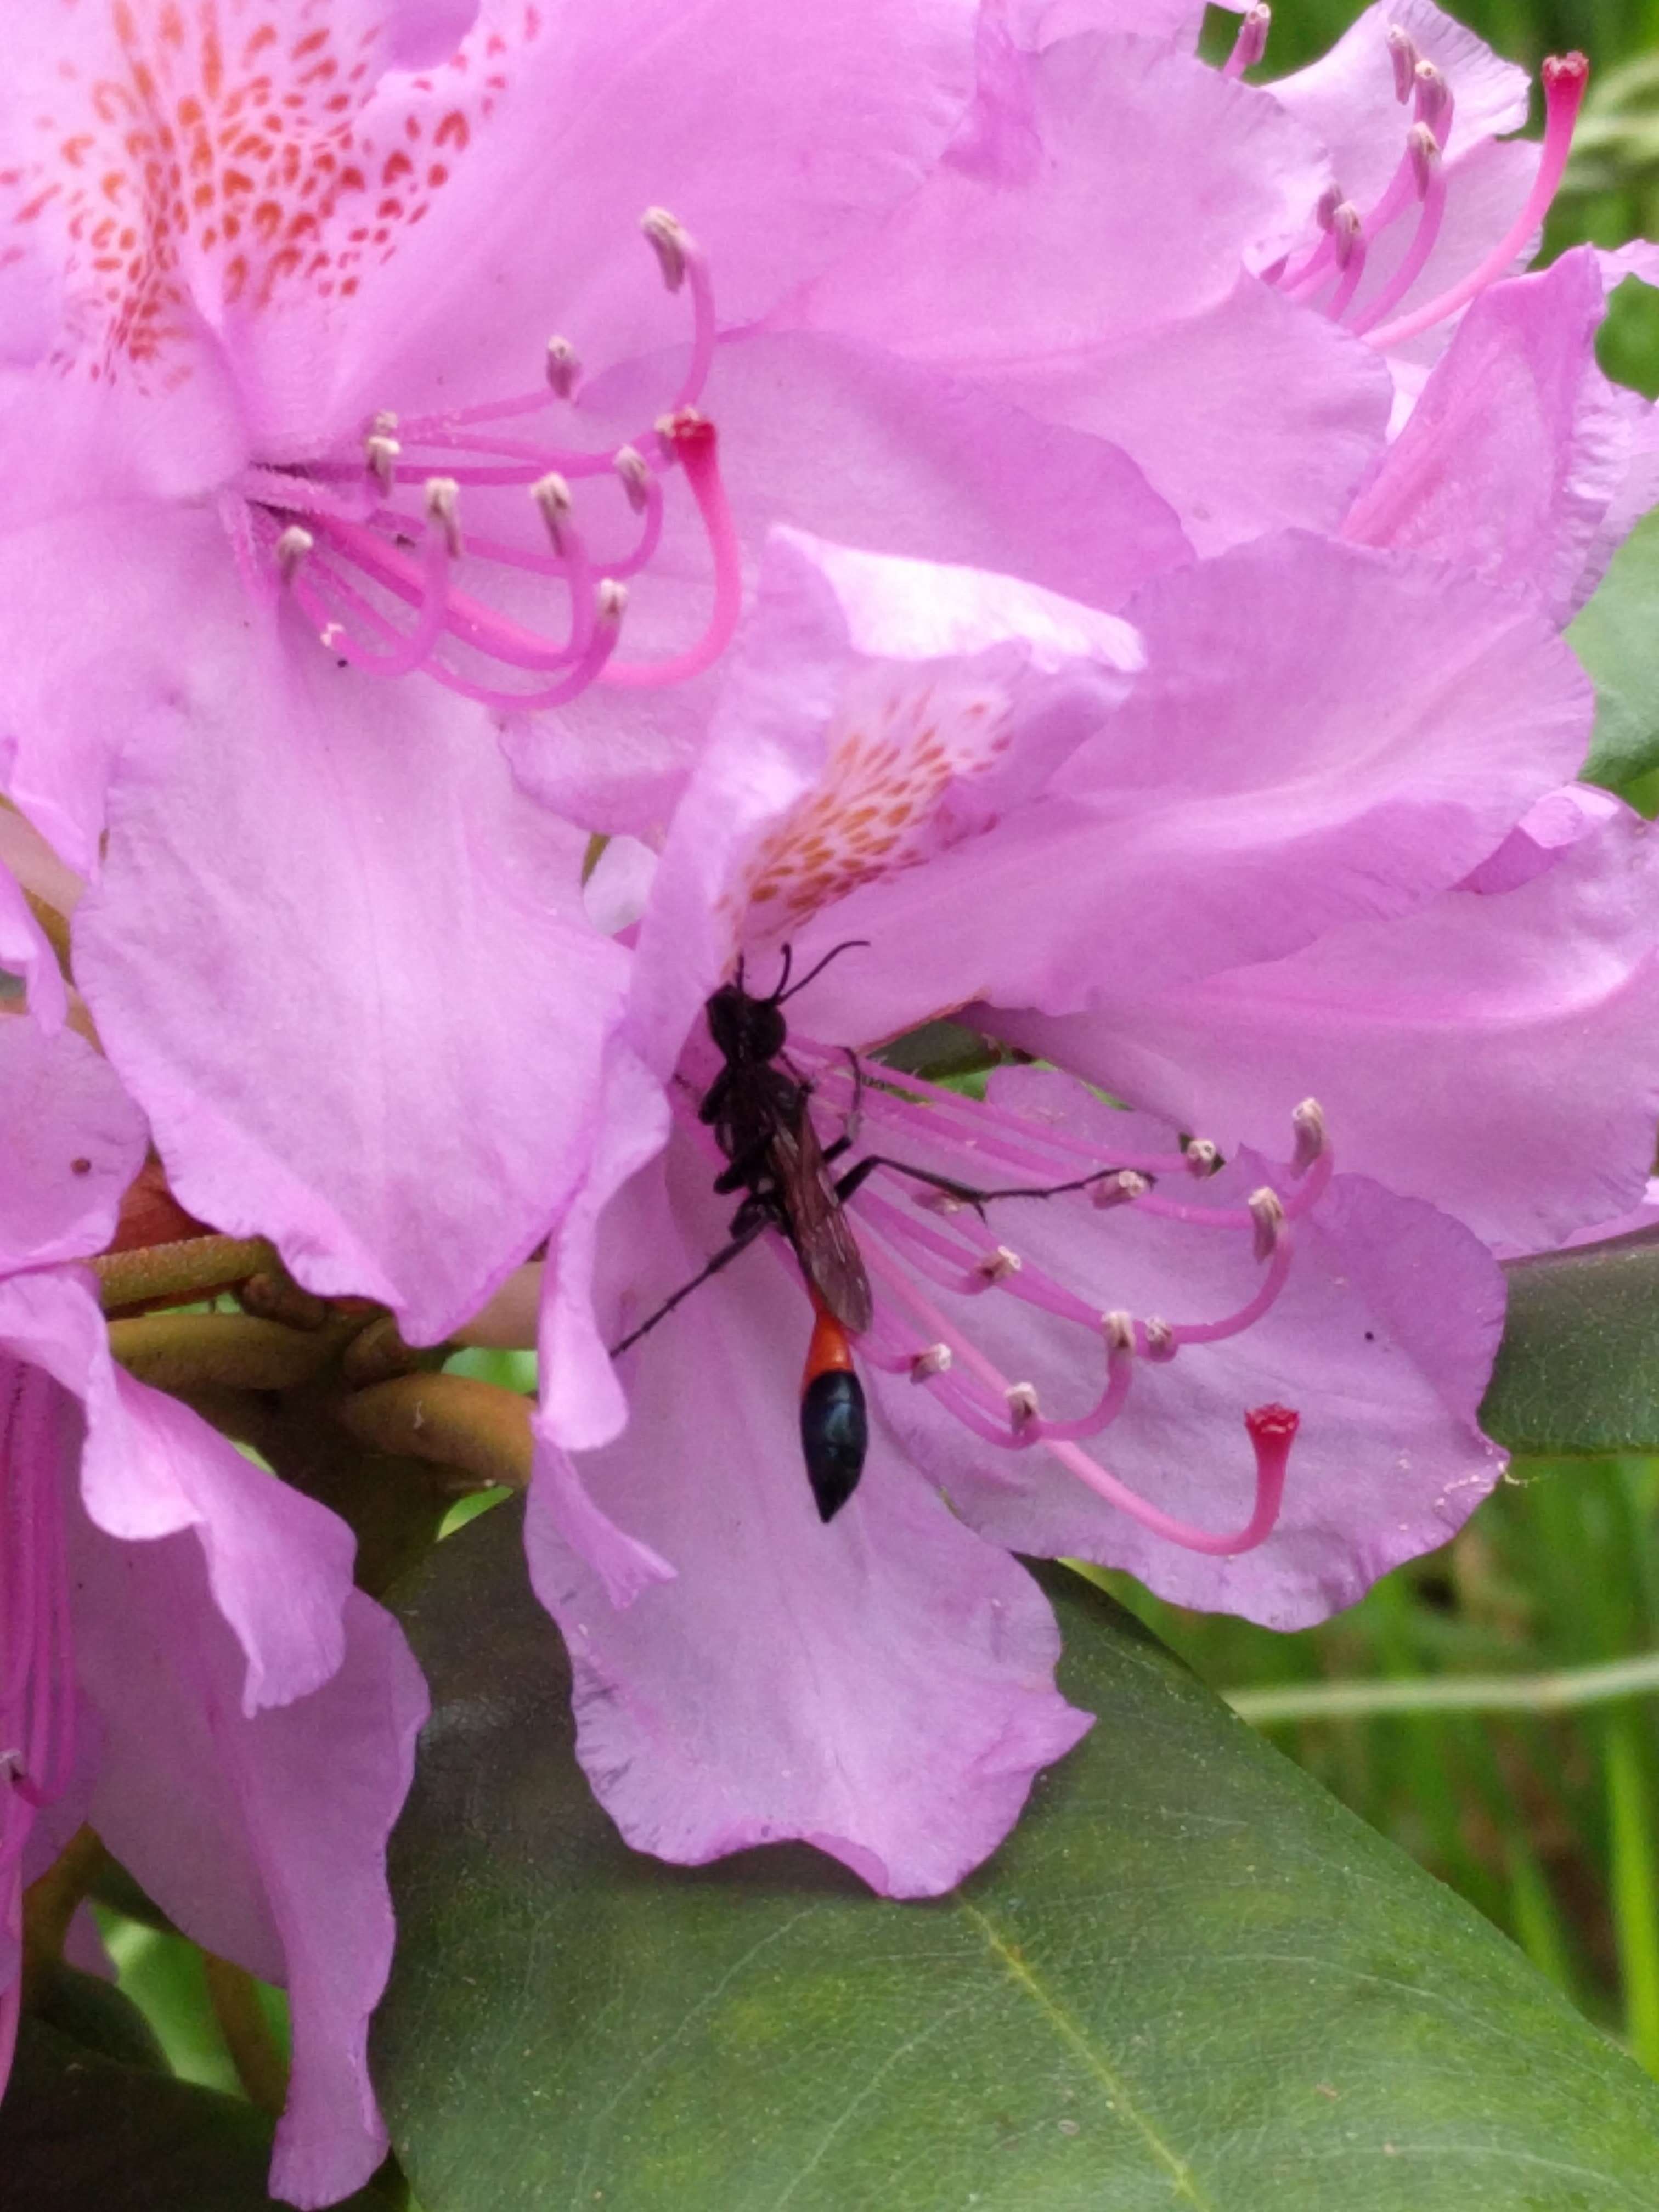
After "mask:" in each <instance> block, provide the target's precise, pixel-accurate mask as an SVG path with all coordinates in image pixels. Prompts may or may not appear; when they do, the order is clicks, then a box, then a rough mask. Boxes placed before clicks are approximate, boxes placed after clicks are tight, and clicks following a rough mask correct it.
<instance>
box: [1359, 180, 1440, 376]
mask: <svg viewBox="0 0 1659 2212" xmlns="http://www.w3.org/2000/svg"><path fill="white" fill-rule="evenodd" d="M1445 212H1446V179H1445V173H1444V172H1443V170H1442V169H1440V168H1439V167H1436V170H1435V173H1434V174H1433V176H1431V178H1430V179H1429V188H1428V190H1427V191H1426V192H1425V194H1424V195H1423V203H1422V205H1421V207H1420V208H1419V210H1418V217H1417V231H1416V234H1415V235H1414V236H1413V240H1412V242H1411V244H1410V246H1408V247H1407V250H1406V253H1405V257H1404V258H1403V259H1402V260H1401V264H1400V266H1399V267H1398V268H1397V269H1396V270H1395V272H1394V274H1393V276H1390V277H1389V281H1388V283H1386V284H1385V285H1384V286H1383V289H1382V290H1381V291H1380V292H1379V293H1378V294H1377V295H1376V298H1375V299H1374V300H1370V301H1367V302H1366V304H1365V306H1364V308H1363V309H1362V310H1361V312H1360V313H1358V315H1356V316H1355V317H1354V319H1353V320H1352V323H1350V325H1348V327H1349V329H1350V330H1352V331H1353V333H1354V335H1355V336H1356V337H1364V334H1365V332H1366V331H1370V330H1374V329H1375V328H1376V325H1377V324H1378V323H1380V322H1381V321H1382V319H1383V316H1384V315H1387V314H1390V313H1392V312H1393V311H1394V309H1395V307H1398V306H1399V304H1400V302H1401V301H1402V300H1403V299H1404V298H1405V296H1406V295H1407V292H1409V291H1410V290H1411V289H1412V286H1413V284H1414V283H1416V282H1417V280H1418V278H1419V276H1421V275H1422V273H1423V267H1424V264H1425V262H1426V261H1427V259H1428V258H1429V256H1430V254H1431V253H1432V252H1433V251H1434V243H1435V240H1436V239H1437V238H1438V237H1439V235H1440V224H1441V219H1442V218H1443V216H1444V214H1445Z"/></svg>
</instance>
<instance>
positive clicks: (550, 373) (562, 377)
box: [547, 337, 582, 399]
mask: <svg viewBox="0 0 1659 2212" xmlns="http://www.w3.org/2000/svg"><path fill="white" fill-rule="evenodd" d="M581 370H582V365H581V362H580V359H579V358H578V356H577V353H576V349H575V347H574V346H573V345H572V344H571V343H570V341H569V339H568V338H558V337H553V338H549V340H548V342H547V380H548V383H549V384H550V386H551V387H552V389H553V392H554V394H555V396H556V398H560V399H568V398H569V397H570V395H571V393H572V392H574V390H575V388H576V379H577V378H578V377H579V376H580V374H581Z"/></svg>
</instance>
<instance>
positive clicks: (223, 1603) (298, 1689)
mask: <svg viewBox="0 0 1659 2212" xmlns="http://www.w3.org/2000/svg"><path fill="white" fill-rule="evenodd" d="M0 1344H3V1346H5V1348H6V1349H7V1350H8V1351H10V1352H13V1353H15V1355H16V1356H17V1357H19V1358H24V1359H27V1360H29V1361H30V1362H32V1363H33V1364H34V1365H36V1366H38V1367H42V1368H44V1369H45V1370H46V1371H47V1373H49V1374H51V1375H52V1376H54V1377H55V1378H56V1380H57V1381H58V1382H59V1383H62V1384H63V1386H64V1389H67V1390H69V1391H71V1392H72V1393H73V1394H74V1395H75V1396H76V1397H77V1398H79V1399H80V1400H81V1401H82V1404H83V1405H84V1406H85V1408H86V1419H87V1437H86V1445H85V1449H84V1452H83V1455H82V1465H81V1495H82V1502H83V1503H84V1505H85V1508H86V1511H87V1514H88V1518H89V1521H90V1522H91V1523H92V1524H93V1525H94V1526H95V1527H97V1528H100V1529H101V1530H103V1531H104V1532H105V1533H106V1534H107V1535H109V1536H110V1537H112V1538H122V1539H125V1540H126V1541H130V1542H137V1543H140V1544H143V1543H149V1542H153V1541H156V1540H158V1539H161V1538H163V1537H167V1536H169V1535H172V1534H175V1533H178V1532H180V1531H183V1530H185V1529H190V1530H192V1531H193V1532H194V1534H195V1536H196V1540H197V1544H198V1546H199V1547H200V1552H201V1556H202V1558H203V1560H204V1565H205V1571H206V1575H207V1585H206V1586H207V1588H208V1589H210V1592H211V1595H212V1599H213V1601H214V1604H215V1605H216V1607H217V1609H218V1611H219V1613H220V1614H221V1615H222V1618H223V1620H225V1622H226V1623H227V1624H228V1631H229V1632H230V1633H231V1634H232V1636H233V1637H234V1641H235V1643H236V1644H237V1645H238V1646H239V1648H240V1652H241V1653H242V1655H243V1661H244V1664H243V1667H242V1672H241V1677H240V1685H239V1688H238V1692H237V1695H238V1700H239V1702H240V1710H241V1712H242V1714H243V1716H244V1717H245V1718H251V1717H252V1716H253V1715H254V1714H255V1713H257V1712H258V1711H260V1710H261V1709H262V1708H264V1707H269V1706H273V1705H285V1704H287V1703H288V1702H289V1701H290V1700H291V1699H295V1698H298V1697H303V1696H304V1695H305V1694H306V1693H307V1692H309V1691H313V1690H315V1689H316V1688H317V1686H319V1684H320V1683H323V1682H325V1681H327V1680H328V1679H329V1677H330V1676H331V1675H332V1674H334V1673H335V1672H336V1670H337V1668H338V1667H339V1665H340V1658H341V1650H342V1641H341V1638H342V1629H341V1625H340V1623H341V1610H342V1607H343V1606H344V1605H345V1604H346V1602H347V1600H348V1597H349V1592H350V1589H351V1564H352V1557H353V1553H354V1551H355V1549H356V1540H355V1539H354V1537H353V1536H352V1534H351V1531H350V1530H349V1528H347V1527H346V1525H345V1523H344V1522H343V1521H340V1520H337V1518H336V1517H335V1516H334V1515H333V1514H332V1513H331V1512H329V1511H328V1510H327V1509H326V1507H325V1506H322V1505H319V1504H316V1502H315V1501H314V1500H313V1499H312V1498H306V1497H304V1496H302V1495H301V1492H299V1491H297V1490H293V1489H290V1488H289V1486H288V1485H287V1484H286V1483H283V1482H280V1481H278V1480H277V1479H276V1476H275V1475H273V1474H269V1473H267V1472H266V1471H265V1470H264V1468H259V1467H256V1466H255V1465H254V1463H253V1462H252V1460H249V1459H247V1458H246V1457H245V1456H244V1455H243V1454H242V1453H240V1452H239V1451H238V1450H237V1449H236V1448H235V1446H234V1444H231V1443H228V1442H227V1441H226V1439H225V1438H224V1437H222V1436H221V1435H220V1434H219V1432H218V1431H217V1430H216V1429H212V1428H210V1427H209V1426H208V1425H207V1423H206V1422H205V1421H204V1420H202V1419H200V1417H199V1416H198V1415H197V1414H195V1413H191V1410H190V1408H189V1407H187V1406H185V1405H182V1404H181V1403H180V1402H179V1401H178V1400H177V1399H176V1398H169V1397H167V1396H165V1395H163V1394H162V1393H161V1392H160V1391H157V1390H151V1389H148V1388H147V1387H146V1386H145V1385H144V1384H143V1383H137V1382H135V1381H134V1380H133V1378H132V1377H131V1376H130V1375H127V1374H125V1373H124V1372H123V1371H122V1370H120V1369H118V1368H117V1367H116V1366H115V1365H114V1364H113V1362H112V1360H111V1358H110V1356H109V1347H108V1343H107V1340H106V1334H105V1329H104V1322H103V1317H102V1316H101V1315H100V1312H99V1310H98V1304H97V1300H96V1299H95V1297H94V1295H93V1293H92V1291H91V1289H90V1287H89V1285H88V1280H87V1279H86V1277H85V1276H84V1275H82V1274H81V1273H78V1272H76V1271H72V1270H69V1269H53V1270H36V1271H34V1272H33V1273H28V1274H24V1275H16V1276H14V1277H12V1279H10V1280H9V1281H6V1282H0Z"/></svg>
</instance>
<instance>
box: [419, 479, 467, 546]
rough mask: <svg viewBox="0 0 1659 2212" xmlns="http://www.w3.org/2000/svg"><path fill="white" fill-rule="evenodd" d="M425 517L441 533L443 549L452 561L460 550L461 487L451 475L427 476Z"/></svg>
mask: <svg viewBox="0 0 1659 2212" xmlns="http://www.w3.org/2000/svg"><path fill="white" fill-rule="evenodd" d="M425 504H426V519H427V520H428V522H429V523H430V524H431V525H432V526H433V528H434V529H435V530H439V531H441V532H442V533H443V541H444V549H445V550H446V551H447V553H448V555H449V557H450V559H451V560H452V561H454V560H459V557H460V551H461V488H460V486H459V484H458V483H456V481H455V479H454V477H428V478H427V480H426V492H425Z"/></svg>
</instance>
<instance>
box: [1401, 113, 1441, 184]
mask: <svg viewBox="0 0 1659 2212" xmlns="http://www.w3.org/2000/svg"><path fill="white" fill-rule="evenodd" d="M1406 151H1407V154H1409V155H1410V156H1411V164H1412V175H1413V178H1414V179H1415V180H1416V184H1417V197H1419V199H1425V198H1426V197H1428V190H1429V186H1430V185H1431V184H1432V183H1433V182H1434V173H1435V171H1436V170H1437V168H1438V167H1439V166H1440V141H1439V140H1438V139H1437V137H1435V135H1434V133H1433V131H1431V130H1430V128H1429V126H1428V125H1427V124H1426V123H1413V125H1412V127H1411V129H1410V130H1409V131H1407V133H1406Z"/></svg>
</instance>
